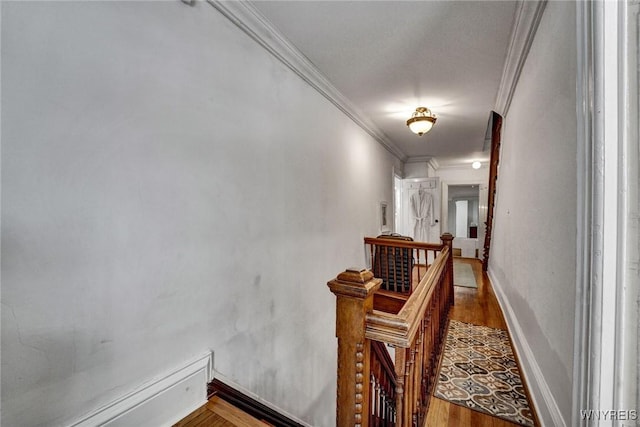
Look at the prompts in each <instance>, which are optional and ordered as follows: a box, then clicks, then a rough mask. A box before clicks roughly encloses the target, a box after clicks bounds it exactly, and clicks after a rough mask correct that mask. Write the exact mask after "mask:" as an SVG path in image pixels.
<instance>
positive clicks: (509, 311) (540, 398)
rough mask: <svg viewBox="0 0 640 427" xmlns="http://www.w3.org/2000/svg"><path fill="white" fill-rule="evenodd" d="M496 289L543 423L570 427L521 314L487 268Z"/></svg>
mask: <svg viewBox="0 0 640 427" xmlns="http://www.w3.org/2000/svg"><path fill="white" fill-rule="evenodd" d="M487 274H488V275H489V279H490V280H491V284H492V285H493V290H494V291H495V294H496V297H497V298H498V304H500V308H501V309H502V312H503V313H504V317H505V320H506V322H507V325H508V326H509V332H510V335H511V340H512V341H513V345H514V347H515V348H514V351H515V352H516V355H517V356H518V360H519V361H520V369H521V371H522V375H523V376H524V379H525V381H526V383H527V386H528V389H529V395H530V397H531V400H533V402H532V403H533V405H534V406H535V408H536V413H537V414H538V418H539V420H540V424H541V425H542V426H554V427H566V426H567V423H566V421H565V419H564V417H563V416H562V413H561V412H560V408H559V407H558V404H557V402H556V400H555V398H554V397H553V394H552V393H551V389H549V385H548V384H547V381H546V380H545V378H544V375H543V374H542V370H541V369H540V366H539V365H538V363H537V362H536V359H535V357H534V355H533V351H532V350H531V347H530V346H529V343H528V342H527V337H526V336H525V335H524V332H523V331H522V327H521V326H520V322H519V321H518V317H517V316H516V314H515V312H514V310H513V307H511V304H510V303H509V300H508V299H507V297H506V295H505V293H504V291H503V286H502V284H501V283H500V282H499V281H498V279H496V276H495V274H493V271H492V269H491V268H489V270H488V271H487Z"/></svg>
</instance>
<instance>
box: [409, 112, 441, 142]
mask: <svg viewBox="0 0 640 427" xmlns="http://www.w3.org/2000/svg"><path fill="white" fill-rule="evenodd" d="M434 124H436V116H435V114H433V113H432V112H431V110H430V109H428V108H425V107H418V108H416V111H415V112H414V113H413V114H412V115H411V118H410V119H409V120H407V126H409V129H411V132H413V133H415V134H418V136H422V135H424V134H425V133H427V132H429V131H430V130H431V128H432V127H433V125H434Z"/></svg>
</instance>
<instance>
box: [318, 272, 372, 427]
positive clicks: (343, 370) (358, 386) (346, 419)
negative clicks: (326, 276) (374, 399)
mask: <svg viewBox="0 0 640 427" xmlns="http://www.w3.org/2000/svg"><path fill="white" fill-rule="evenodd" d="M381 284H382V280H380V279H376V278H374V277H373V273H372V272H371V271H369V270H358V269H348V270H346V271H345V272H343V273H340V274H339V275H338V277H336V278H335V279H334V280H332V281H330V282H328V283H327V285H328V286H329V289H331V292H333V293H334V294H335V295H336V337H337V338H338V399H337V414H336V422H337V425H339V426H351V425H355V426H356V427H367V426H368V425H369V415H370V409H369V402H370V400H371V398H370V394H369V393H370V387H369V373H370V352H371V342H370V341H369V340H367V339H365V326H364V325H365V316H366V314H367V313H369V312H371V311H373V294H374V292H375V291H376V290H378V289H379V288H380V285H381Z"/></svg>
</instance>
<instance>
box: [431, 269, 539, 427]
mask: <svg viewBox="0 0 640 427" xmlns="http://www.w3.org/2000/svg"><path fill="white" fill-rule="evenodd" d="M455 262H463V263H466V264H469V265H471V268H472V269H473V273H474V275H475V277H476V282H477V284H478V288H477V289H475V288H465V287H462V286H455V305H454V306H453V307H452V309H451V312H450V313H449V319H450V320H458V321H460V322H466V323H473V324H474V325H481V326H489V327H491V328H497V329H507V324H506V322H505V320H504V316H503V315H502V310H501V309H500V305H498V300H497V298H496V296H495V293H494V292H493V289H492V288H491V283H490V282H489V277H488V276H487V275H486V273H483V271H482V263H481V262H480V261H479V260H476V259H471V258H456V259H455ZM523 381H524V379H523ZM534 416H535V415H534ZM424 425H425V427H442V426H451V427H453V426H459V427H465V426H472V427H513V426H518V424H514V423H511V422H509V421H506V420H503V419H501V418H497V417H492V416H490V415H487V414H484V413H482V412H478V411H473V410H471V409H468V408H465V407H462V406H458V405H455V404H453V403H450V402H448V401H446V400H442V399H438V398H437V397H433V396H431V401H430V403H429V411H428V413H427V417H426V420H425V424H424ZM536 425H537V423H536Z"/></svg>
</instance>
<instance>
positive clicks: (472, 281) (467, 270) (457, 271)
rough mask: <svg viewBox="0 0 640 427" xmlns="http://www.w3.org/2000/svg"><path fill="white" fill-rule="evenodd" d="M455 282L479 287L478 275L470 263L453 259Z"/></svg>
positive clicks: (468, 286) (458, 284)
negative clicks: (474, 272)
mask: <svg viewBox="0 0 640 427" xmlns="http://www.w3.org/2000/svg"><path fill="white" fill-rule="evenodd" d="M453 284H454V285H455V286H464V287H467V288H477V287H478V284H477V283H476V276H475V275H474V274H473V269H472V268H471V266H470V265H469V264H466V263H462V262H456V260H454V261H453Z"/></svg>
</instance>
